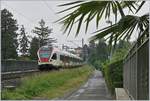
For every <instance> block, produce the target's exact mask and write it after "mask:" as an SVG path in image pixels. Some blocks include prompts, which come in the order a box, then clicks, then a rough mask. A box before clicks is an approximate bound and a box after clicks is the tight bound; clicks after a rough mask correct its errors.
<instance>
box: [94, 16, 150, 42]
mask: <svg viewBox="0 0 150 101" xmlns="http://www.w3.org/2000/svg"><path fill="white" fill-rule="evenodd" d="M137 29H139V31H140V33H139V35H141V34H142V32H144V31H146V33H148V31H147V29H149V14H144V15H142V16H140V17H138V16H133V15H126V16H124V17H123V18H121V19H120V21H119V22H118V23H116V24H113V25H111V26H108V27H105V28H103V29H100V30H98V31H96V32H94V33H97V34H96V35H95V36H93V37H91V40H97V39H100V38H103V37H105V36H107V35H109V34H111V33H113V35H112V36H109V37H108V38H107V39H106V40H108V39H110V38H111V42H113V41H118V40H121V38H122V39H123V40H124V39H126V40H129V39H130V38H131V35H132V33H133V32H134V31H135V30H137ZM109 41H110V40H109ZM111 42H110V43H111Z"/></svg>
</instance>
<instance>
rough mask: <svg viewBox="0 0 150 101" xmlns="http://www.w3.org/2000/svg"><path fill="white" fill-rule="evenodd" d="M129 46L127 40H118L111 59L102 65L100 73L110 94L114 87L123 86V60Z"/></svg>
mask: <svg viewBox="0 0 150 101" xmlns="http://www.w3.org/2000/svg"><path fill="white" fill-rule="evenodd" d="M130 47H131V43H129V42H127V41H123V40H121V41H119V43H118V44H117V46H116V49H115V52H114V54H113V56H112V58H111V60H108V61H106V62H105V63H103V65H102V73H103V75H104V76H105V80H106V82H107V85H108V87H109V89H110V91H111V93H112V94H114V90H115V88H117V87H118V88H120V87H123V60H124V57H125V56H126V54H127V53H128V51H129V49H130Z"/></svg>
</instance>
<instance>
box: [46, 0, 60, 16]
mask: <svg viewBox="0 0 150 101" xmlns="http://www.w3.org/2000/svg"><path fill="white" fill-rule="evenodd" d="M43 3H44V4H45V5H46V7H47V8H48V9H50V10H51V11H52V12H53V13H54V15H55V16H56V17H57V18H60V17H59V16H58V15H57V14H56V12H55V11H54V10H53V8H52V7H51V6H49V5H48V3H47V2H46V1H45V0H43Z"/></svg>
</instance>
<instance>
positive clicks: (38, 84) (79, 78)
mask: <svg viewBox="0 0 150 101" xmlns="http://www.w3.org/2000/svg"><path fill="white" fill-rule="evenodd" d="M92 71H93V69H92V68H91V67H90V66H83V67H81V68H74V69H65V70H63V71H52V72H50V73H49V72H47V73H45V72H44V73H40V74H35V75H33V76H29V77H26V78H23V79H22V85H21V86H20V87H18V88H16V90H14V91H9V90H3V91H2V99H11V100H13V99H17V100H23V99H32V98H36V97H41V98H45V99H52V98H55V97H60V96H62V95H64V94H65V93H66V92H68V91H69V90H73V89H75V88H76V87H79V86H80V85H81V84H82V83H84V82H85V81H86V80H87V78H88V76H89V75H90V74H91V73H92Z"/></svg>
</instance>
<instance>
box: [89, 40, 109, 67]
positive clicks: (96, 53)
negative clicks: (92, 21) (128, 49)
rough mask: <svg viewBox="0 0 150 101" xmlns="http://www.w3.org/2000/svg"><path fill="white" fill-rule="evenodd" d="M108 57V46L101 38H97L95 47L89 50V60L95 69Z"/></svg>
mask: <svg viewBox="0 0 150 101" xmlns="http://www.w3.org/2000/svg"><path fill="white" fill-rule="evenodd" d="M107 59H108V47H107V44H106V43H105V42H104V40H103V39H101V40H99V42H98V44H96V46H95V48H92V50H90V55H89V62H90V63H91V64H92V65H94V66H95V68H97V69H101V68H102V65H101V64H102V63H103V62H105V61H106V60H107Z"/></svg>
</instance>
